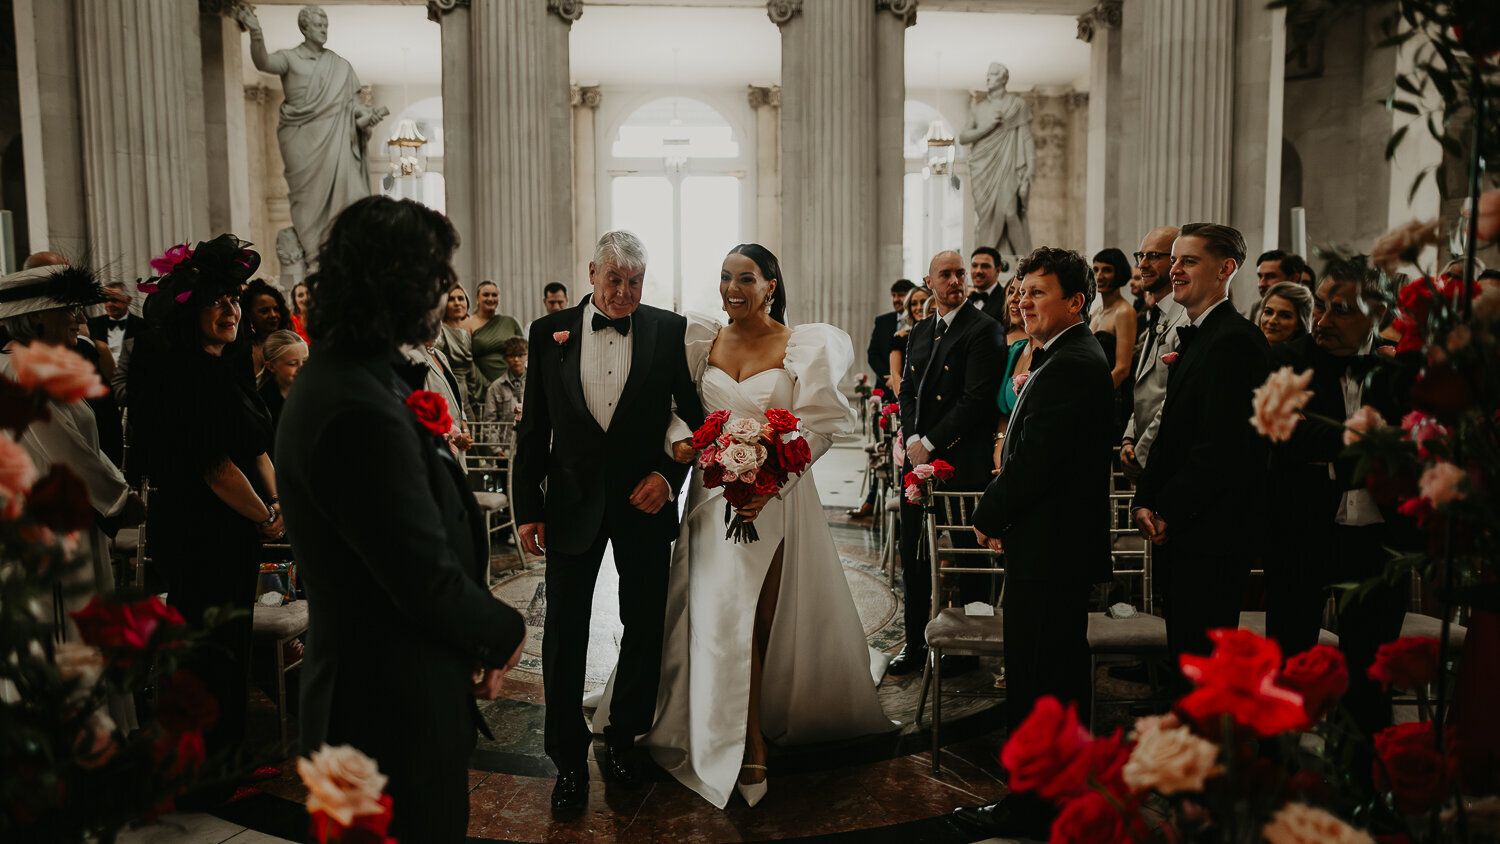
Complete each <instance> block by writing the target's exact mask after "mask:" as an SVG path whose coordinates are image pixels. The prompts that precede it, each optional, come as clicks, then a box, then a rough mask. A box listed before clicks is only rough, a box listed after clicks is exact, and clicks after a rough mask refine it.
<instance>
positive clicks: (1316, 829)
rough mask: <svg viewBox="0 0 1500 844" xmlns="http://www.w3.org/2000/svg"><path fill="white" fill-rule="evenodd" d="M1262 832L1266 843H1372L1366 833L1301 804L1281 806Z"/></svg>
mask: <svg viewBox="0 0 1500 844" xmlns="http://www.w3.org/2000/svg"><path fill="white" fill-rule="evenodd" d="M1261 834H1262V835H1264V836H1265V839H1266V841H1267V842H1269V844H1375V839H1373V838H1371V837H1370V834H1369V833H1367V832H1364V831H1363V830H1358V829H1355V828H1354V827H1352V826H1350V825H1348V824H1346V823H1344V822H1343V821H1341V820H1339V819H1338V818H1337V817H1335V816H1333V815H1332V814H1329V813H1328V812H1326V811H1324V810H1322V809H1315V808H1313V807H1312V806H1307V805H1304V804H1302V803H1288V804H1286V805H1285V806H1282V807H1281V809H1279V810H1278V811H1277V812H1276V814H1274V815H1272V816H1271V822H1270V823H1268V824H1266V825H1265V827H1264V828H1263V829H1261Z"/></svg>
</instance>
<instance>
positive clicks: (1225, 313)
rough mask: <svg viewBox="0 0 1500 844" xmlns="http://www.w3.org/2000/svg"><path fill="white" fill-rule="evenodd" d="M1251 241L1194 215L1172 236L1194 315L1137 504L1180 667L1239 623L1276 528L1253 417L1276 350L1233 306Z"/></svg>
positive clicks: (1173, 364) (1179, 284)
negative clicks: (1264, 543)
mask: <svg viewBox="0 0 1500 844" xmlns="http://www.w3.org/2000/svg"><path fill="white" fill-rule="evenodd" d="M1244 260H1245V239H1244V237H1243V236H1242V235H1241V234H1240V233H1239V232H1238V231H1237V230H1235V229H1232V228H1230V227H1229V226H1221V225H1215V224H1212V223H1191V224H1188V225H1185V226H1183V227H1182V231H1181V232H1180V233H1179V234H1178V236H1177V240H1176V241H1174V242H1173V244H1172V274H1171V278H1172V290H1173V294H1172V295H1173V298H1174V299H1175V300H1176V302H1177V304H1178V305H1181V306H1182V307H1183V309H1184V310H1186V312H1187V318H1188V319H1189V320H1190V324H1189V325H1186V326H1183V327H1181V328H1178V329H1177V335H1178V338H1179V346H1178V349H1177V351H1178V356H1177V357H1175V358H1173V359H1171V360H1170V361H1164V362H1163V363H1164V364H1165V365H1166V366H1167V367H1169V368H1170V369H1171V372H1172V374H1171V386H1170V387H1169V388H1168V389H1167V396H1166V399H1165V401H1164V402H1163V404H1162V408H1161V427H1160V430H1159V431H1158V433H1157V435H1156V444H1155V445H1154V446H1153V447H1152V449H1151V460H1150V462H1148V463H1147V464H1146V468H1145V470H1144V471H1143V472H1142V473H1141V477H1140V481H1139V482H1138V483H1137V484H1136V491H1135V497H1134V499H1133V500H1132V501H1131V511H1132V513H1133V515H1134V518H1135V523H1136V526H1137V527H1138V528H1139V530H1140V532H1141V535H1142V536H1144V537H1145V538H1146V539H1147V540H1149V541H1151V542H1152V543H1153V544H1155V545H1156V552H1155V553H1156V571H1157V581H1158V582H1159V583H1160V584H1161V592H1162V602H1163V605H1164V609H1165V616H1166V622H1167V649H1168V651H1169V652H1170V655H1171V662H1170V664H1171V665H1174V666H1175V665H1177V664H1178V656H1179V655H1180V654H1183V653H1193V654H1207V653H1209V640H1208V631H1209V630H1212V629H1214V628H1217V627H1230V628H1233V627H1238V626H1239V621H1240V607H1241V603H1242V602H1243V598H1244V591H1245V584H1246V581H1247V580H1248V579H1249V577H1250V564H1251V559H1252V557H1253V556H1254V554H1255V551H1256V543H1254V542H1252V541H1250V540H1251V538H1252V537H1254V536H1256V535H1257V534H1258V532H1259V531H1261V530H1263V529H1264V527H1265V525H1264V522H1263V520H1262V506H1263V504H1264V502H1265V496H1264V495H1263V494H1262V490H1263V488H1264V483H1265V477H1266V441H1265V439H1264V438H1263V437H1261V436H1260V434H1258V433H1256V431H1255V429H1254V428H1252V427H1251V426H1250V417H1251V416H1252V409H1251V394H1252V393H1253V392H1254V391H1255V388H1257V387H1259V386H1260V385H1261V384H1264V383H1265V381H1266V377H1267V376H1268V375H1269V374H1270V347H1269V346H1268V345H1267V343H1266V338H1265V336H1264V335H1262V334H1261V333H1260V329H1258V328H1256V327H1255V326H1254V325H1253V324H1251V322H1250V321H1249V320H1247V319H1245V318H1244V317H1242V316H1240V315H1239V314H1238V313H1236V312H1235V310H1234V306H1233V305H1231V304H1230V303H1229V298H1228V297H1229V282H1230V281H1231V280H1232V279H1233V278H1234V274H1235V271H1236V270H1238V269H1239V266H1240V262H1242V261H1244Z"/></svg>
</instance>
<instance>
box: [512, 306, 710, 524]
mask: <svg viewBox="0 0 1500 844" xmlns="http://www.w3.org/2000/svg"><path fill="white" fill-rule="evenodd" d="M587 303H588V300H587V299H586V300H584V302H582V303H580V304H578V305H577V306H575V307H572V308H568V309H567V310H563V311H558V312H557V313H554V314H548V315H547V316H544V317H542V318H541V319H538V320H537V321H536V322H534V323H532V325H531V337H530V349H531V352H530V359H529V361H528V362H527V367H528V368H527V372H526V400H525V401H524V402H522V404H521V406H522V408H523V410H522V413H521V422H520V424H519V425H517V427H516V437H517V440H516V474H515V479H514V483H513V485H512V487H513V489H514V491H515V496H516V501H515V506H516V519H517V520H518V523H519V524H528V523H531V522H544V523H546V524H547V525H549V526H551V527H552V529H551V530H549V531H548V533H547V546H548V547H549V548H554V549H556V550H558V551H561V552H563V553H566V554H580V553H583V552H584V551H585V550H586V549H587V548H588V547H589V546H590V545H591V544H592V543H593V541H594V539H595V537H597V536H598V534H599V529H600V526H601V525H603V524H604V521H605V516H606V515H609V516H610V517H611V519H622V520H624V522H623V523H625V524H639V525H640V529H641V530H644V531H647V532H648V534H650V535H655V536H657V537H659V538H660V539H662V540H663V541H666V542H670V541H672V540H673V539H675V538H676V537H677V507H676V506H674V505H672V504H670V503H669V504H667V505H665V506H663V507H662V508H661V509H660V510H658V511H657V512H656V513H654V514H647V513H642V512H640V511H639V510H636V509H635V508H634V507H632V506H631V505H630V500H629V499H630V493H631V491H632V490H634V489H635V485H636V484H638V483H640V481H641V479H642V478H644V477H646V476H647V475H649V474H651V473H652V472H660V473H661V475H662V477H664V478H666V479H667V484H668V485H670V486H671V487H672V489H673V490H680V489H681V488H682V481H683V479H684V478H685V477H686V476H687V472H688V467H687V466H685V465H683V464H681V463H677V462H676V461H674V460H672V459H671V457H669V456H667V454H666V450H665V448H664V445H665V440H666V433H667V427H668V425H669V424H670V422H671V417H672V411H673V406H674V402H675V407H676V412H677V415H678V416H679V417H681V419H682V421H684V422H686V423H687V424H688V425H690V426H692V427H693V428H697V427H698V426H699V425H701V424H703V407H702V405H701V404H700V403H699V401H698V390H697V387H696V386H694V384H693V380H692V376H691V374H690V373H689V372H688V366H687V353H686V350H685V348H684V346H683V334H684V332H685V331H686V330H687V320H686V319H684V318H683V317H681V316H679V315H677V314H674V313H672V312H670V311H663V310H660V309H658V308H653V307H649V306H647V305H641V306H640V307H639V308H637V309H636V311H635V315H634V319H633V320H632V322H631V329H630V340H631V342H632V343H633V345H632V347H631V359H630V375H629V376H628V377H627V378H626V381H625V387H624V389H623V390H622V391H621V393H620V402H619V405H618V406H617V407H616V408H615V413H614V416H613V417H612V418H611V419H610V424H609V430H608V431H606V430H604V429H603V428H600V427H599V423H598V422H597V421H595V419H594V416H593V414H591V413H589V409H588V405H587V404H585V403H584V398H583V381H582V379H581V375H580V373H581V367H582V361H581V357H580V354H579V350H580V348H581V344H582V339H581V338H582V332H584V331H591V330H593V329H592V327H591V326H586V325H584V324H583V312H584V309H585V307H586V305H587ZM604 330H605V331H613V330H614V329H611V328H606V329H604ZM560 331H566V332H568V339H567V340H566V341H565V342H562V343H559V342H557V340H556V339H555V337H554V335H555V333H556V332H560ZM544 480H545V481H546V482H547V486H546V492H545V494H544V493H543V491H542V482H543V481H544ZM616 523H621V522H616Z"/></svg>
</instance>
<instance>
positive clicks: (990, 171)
mask: <svg viewBox="0 0 1500 844" xmlns="http://www.w3.org/2000/svg"><path fill="white" fill-rule="evenodd" d="M987 82H988V88H989V94H988V96H986V97H985V98H984V99H982V100H980V101H979V102H977V103H975V104H974V106H973V108H971V109H970V110H969V122H968V125H966V126H965V127H964V128H963V130H962V131H960V132H959V133H958V141H959V143H962V144H967V145H968V147H969V184H970V185H971V186H972V188H973V191H974V214H975V218H976V219H975V222H974V245H975V246H992V247H994V248H996V249H998V250H1000V252H1002V253H1006V254H1012V255H1026V254H1028V253H1030V252H1031V233H1030V232H1029V231H1028V229H1027V226H1026V200H1027V197H1029V196H1030V195H1031V177H1032V175H1033V174H1034V173H1035V172H1036V144H1035V142H1034V141H1033V140H1032V137H1031V107H1030V106H1028V105H1026V101H1025V100H1023V99H1021V98H1020V97H1019V96H1017V95H1016V94H1012V93H1010V92H1009V91H1006V90H1005V86H1006V84H1007V83H1008V82H1010V70H1009V69H1007V68H1006V67H1005V65H1003V64H1000V63H999V62H995V63H994V64H991V65H990V72H989V76H988V79H987Z"/></svg>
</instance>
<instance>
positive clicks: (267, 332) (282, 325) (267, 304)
mask: <svg viewBox="0 0 1500 844" xmlns="http://www.w3.org/2000/svg"><path fill="white" fill-rule="evenodd" d="M242 302H243V308H244V313H245V324H246V325H247V326H248V327H249V329H250V331H249V335H250V348H251V359H252V360H253V361H254V362H255V366H254V368H253V369H252V370H251V371H252V372H254V373H255V377H256V378H260V375H261V372H262V371H264V370H265V367H266V360H265V349H264V346H265V343H266V338H267V337H270V336H271V334H272V333H273V332H276V331H290V330H291V328H292V312H291V311H289V310H287V307H286V297H285V296H282V295H281V291H280V290H277V289H276V288H275V287H272V286H271V285H270V284H268V283H266V282H265V281H264V280H263V279H258V278H257V279H256V280H254V281H252V282H250V284H249V285H247V286H246V287H245V293H244V296H243V297H242Z"/></svg>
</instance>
